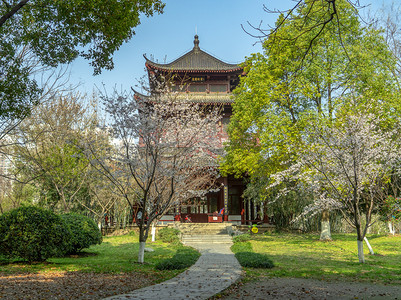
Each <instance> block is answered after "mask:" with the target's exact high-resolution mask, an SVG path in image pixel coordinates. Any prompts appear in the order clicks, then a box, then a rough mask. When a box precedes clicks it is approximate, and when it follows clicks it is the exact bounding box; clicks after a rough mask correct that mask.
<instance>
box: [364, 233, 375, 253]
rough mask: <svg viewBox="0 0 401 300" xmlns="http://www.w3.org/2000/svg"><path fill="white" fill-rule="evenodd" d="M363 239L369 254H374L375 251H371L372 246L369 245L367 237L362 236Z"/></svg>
mask: <svg viewBox="0 0 401 300" xmlns="http://www.w3.org/2000/svg"><path fill="white" fill-rule="evenodd" d="M363 240H364V241H365V243H366V246H368V249H369V252H370V254H372V255H375V253H374V252H373V249H372V246H370V243H369V241H368V239H367V238H366V236H365V237H364V238H363Z"/></svg>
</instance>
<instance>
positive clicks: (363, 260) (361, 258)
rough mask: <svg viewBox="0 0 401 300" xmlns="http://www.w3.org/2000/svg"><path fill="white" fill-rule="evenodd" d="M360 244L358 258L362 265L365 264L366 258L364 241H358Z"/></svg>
mask: <svg viewBox="0 0 401 300" xmlns="http://www.w3.org/2000/svg"><path fill="white" fill-rule="evenodd" d="M357 243H358V258H359V262H360V263H364V262H365V257H364V256H363V241H360V240H357Z"/></svg>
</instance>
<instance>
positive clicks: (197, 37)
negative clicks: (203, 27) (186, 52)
mask: <svg viewBox="0 0 401 300" xmlns="http://www.w3.org/2000/svg"><path fill="white" fill-rule="evenodd" d="M199 50H200V48H199V36H198V35H197V34H195V39H194V51H195V52H197V51H199Z"/></svg>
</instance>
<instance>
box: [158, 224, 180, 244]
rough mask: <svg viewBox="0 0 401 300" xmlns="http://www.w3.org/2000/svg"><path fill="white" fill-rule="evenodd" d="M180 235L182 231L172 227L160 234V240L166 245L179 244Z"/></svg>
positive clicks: (162, 230) (166, 228)
mask: <svg viewBox="0 0 401 300" xmlns="http://www.w3.org/2000/svg"><path fill="white" fill-rule="evenodd" d="M179 234H180V231H179V230H178V229H175V228H171V227H165V228H163V229H160V230H159V232H158V236H159V239H160V240H161V241H162V242H164V243H179V242H180V238H179V237H178V235H179Z"/></svg>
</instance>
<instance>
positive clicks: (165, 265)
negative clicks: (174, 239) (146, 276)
mask: <svg viewBox="0 0 401 300" xmlns="http://www.w3.org/2000/svg"><path fill="white" fill-rule="evenodd" d="M199 256H200V253H199V252H198V251H196V250H195V249H192V248H180V249H178V250H177V253H176V254H175V255H174V256H173V257H172V258H170V259H166V260H164V261H162V262H160V263H158V264H157V265H156V269H157V270H181V269H185V268H188V267H190V266H192V265H193V264H194V263H195V262H196V261H197V260H198V258H199Z"/></svg>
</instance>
